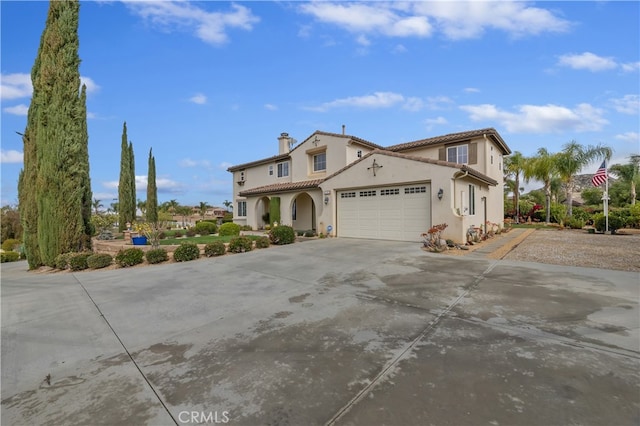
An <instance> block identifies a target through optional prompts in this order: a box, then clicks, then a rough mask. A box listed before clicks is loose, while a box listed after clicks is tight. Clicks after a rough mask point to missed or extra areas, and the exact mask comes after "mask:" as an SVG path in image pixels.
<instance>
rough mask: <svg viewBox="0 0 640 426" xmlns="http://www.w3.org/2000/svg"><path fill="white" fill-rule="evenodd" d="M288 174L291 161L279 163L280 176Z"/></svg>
mask: <svg viewBox="0 0 640 426" xmlns="http://www.w3.org/2000/svg"><path fill="white" fill-rule="evenodd" d="M287 176H289V162H288V161H285V162H284V163H278V177H279V178H280V177H287Z"/></svg>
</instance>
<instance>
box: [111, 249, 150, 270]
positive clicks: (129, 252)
mask: <svg viewBox="0 0 640 426" xmlns="http://www.w3.org/2000/svg"><path fill="white" fill-rule="evenodd" d="M143 260H144V252H143V251H142V249H139V248H128V249H124V250H120V251H119V252H118V254H116V263H117V264H118V265H119V266H121V267H123V268H126V267H128V266H133V265H137V264H139V263H142V261H143Z"/></svg>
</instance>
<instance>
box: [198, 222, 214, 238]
mask: <svg viewBox="0 0 640 426" xmlns="http://www.w3.org/2000/svg"><path fill="white" fill-rule="evenodd" d="M195 231H196V234H200V235H209V234H215V233H216V232H218V226H217V225H216V224H215V223H213V222H205V221H200V222H198V223H196V226H195Z"/></svg>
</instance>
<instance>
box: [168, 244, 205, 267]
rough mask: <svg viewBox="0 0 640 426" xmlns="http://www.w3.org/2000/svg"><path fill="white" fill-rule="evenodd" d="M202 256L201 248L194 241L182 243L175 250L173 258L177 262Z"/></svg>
mask: <svg viewBox="0 0 640 426" xmlns="http://www.w3.org/2000/svg"><path fill="white" fill-rule="evenodd" d="M199 257H200V249H199V248H198V245H197V244H194V243H182V244H180V246H178V248H176V250H175V251H174V252H173V259H174V260H175V261H176V262H187V261H189V260H195V259H197V258H199Z"/></svg>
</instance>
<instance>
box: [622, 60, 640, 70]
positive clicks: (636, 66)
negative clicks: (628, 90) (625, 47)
mask: <svg viewBox="0 0 640 426" xmlns="http://www.w3.org/2000/svg"><path fill="white" fill-rule="evenodd" d="M620 68H622V71H625V72H632V71H637V70H640V62H628V63H626V64H620Z"/></svg>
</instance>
